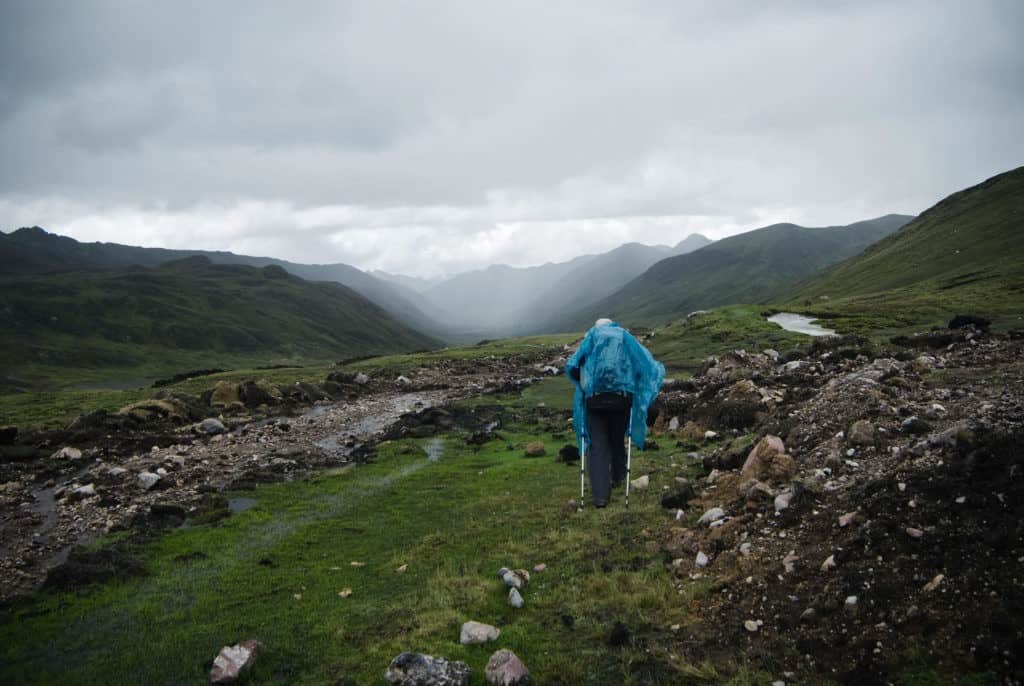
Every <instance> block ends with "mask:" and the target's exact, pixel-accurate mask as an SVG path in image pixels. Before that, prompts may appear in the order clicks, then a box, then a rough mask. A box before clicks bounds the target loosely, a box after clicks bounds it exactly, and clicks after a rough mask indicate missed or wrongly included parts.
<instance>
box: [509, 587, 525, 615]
mask: <svg viewBox="0 0 1024 686" xmlns="http://www.w3.org/2000/svg"><path fill="white" fill-rule="evenodd" d="M508 604H509V605H511V606H512V607H514V608H516V609H517V610H518V609H519V608H521V607H522V606H523V596H522V595H520V593H519V590H518V589H517V588H514V587H513V588H510V589H508Z"/></svg>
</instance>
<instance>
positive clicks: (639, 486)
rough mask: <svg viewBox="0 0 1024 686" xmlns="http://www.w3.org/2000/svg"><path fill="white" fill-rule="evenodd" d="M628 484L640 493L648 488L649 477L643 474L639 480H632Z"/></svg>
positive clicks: (649, 483)
mask: <svg viewBox="0 0 1024 686" xmlns="http://www.w3.org/2000/svg"><path fill="white" fill-rule="evenodd" d="M629 483H630V486H632V487H633V488H634V489H636V490H638V491H642V490H644V489H645V488H647V487H648V486H650V485H651V477H649V476H648V475H646V474H644V475H643V476H641V477H640V478H638V479H633V480H632V481H630V482H629Z"/></svg>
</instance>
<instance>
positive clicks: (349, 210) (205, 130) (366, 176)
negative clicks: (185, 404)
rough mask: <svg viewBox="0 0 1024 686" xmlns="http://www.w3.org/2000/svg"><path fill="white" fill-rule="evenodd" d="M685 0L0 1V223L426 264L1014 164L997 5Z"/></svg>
mask: <svg viewBox="0 0 1024 686" xmlns="http://www.w3.org/2000/svg"><path fill="white" fill-rule="evenodd" d="M706 4H707V3H699V4H698V3H693V4H692V5H691V4H689V3H677V2H668V1H666V2H663V3H658V2H653V3H643V4H642V5H637V4H636V3H578V4H575V3H574V4H569V3H564V4H560V3H541V2H536V3H480V2H469V1H466V2H438V3H420V2H412V1H409V2H399V3H371V2H348V3H336V2H331V3H326V2H325V3H289V4H288V5H287V6H286V5H276V4H270V3H229V2H218V3H202V2H195V3H159V4H144V3H137V4H136V3H122V2H116V3H115V2H77V3H57V2H38V3H15V2H5V3H2V4H0V150H3V151H4V152H3V155H4V164H2V165H0V210H3V211H4V212H5V215H4V216H3V217H2V219H0V223H2V224H6V225H10V226H13V225H16V223H15V222H14V221H12V220H13V219H14V218H19V219H20V218H27V219H26V223H38V224H42V225H46V226H48V227H49V228H51V229H52V230H55V231H58V232H68V233H72V235H76V237H79V238H84V239H100V238H102V239H104V240H121V241H124V242H133V241H135V242H138V241H149V242H150V243H151V244H165V245H174V246H178V245H181V246H184V245H188V243H186V241H193V243H192V244H194V242H195V241H200V242H203V243H204V245H203V247H212V248H224V249H235V250H240V251H242V250H245V251H250V252H251V251H252V250H250V248H252V249H261V250H260V251H261V252H264V253H273V254H277V255H280V256H283V257H290V258H294V259H310V256H311V255H315V256H316V257H317V258H318V259H317V261H331V260H341V261H351V262H353V263H356V264H358V265H360V266H366V267H385V268H390V269H395V270H402V271H420V272H426V271H435V272H436V271H450V270H453V269H460V268H465V267H471V266H479V265H480V264H482V263H486V262H490V261H495V260H498V261H505V262H517V263H524V264H525V263H536V262H543V261H545V260H546V259H559V258H568V257H571V256H572V255H573V254H575V252H579V251H580V250H582V249H596V248H602V247H612V246H613V245H614V242H615V241H619V239H625V240H629V239H638V240H645V241H647V242H664V243H671V242H675V241H677V240H679V239H680V238H682V237H683V235H680V234H682V232H684V231H689V230H692V229H700V230H705V231H707V232H709V233H718V234H723V233H726V232H734V231H739V230H741V229H743V228H752V227H753V226H756V225H758V224H759V223H763V222H766V221H772V220H793V221H803V222H806V223H812V224H830V223H839V222H844V221H852V220H855V219H859V218H864V217H866V216H871V215H877V214H882V213H885V212H889V211H904V212H916V211H920V210H921V209H924V207H926V206H927V205H929V204H930V203H932V202H934V201H935V200H937V199H938V198H939V197H941V196H942V195H944V194H946V193H949V192H951V191H953V190H956V189H958V188H960V187H963V186H965V185H968V184H970V183H973V182H976V181H978V180H980V179H982V178H984V177H986V176H988V175H991V174H994V173H997V172H999V171H1003V170H1005V169H1008V168H1010V167H1013V166H1017V165H1019V164H1020V163H1021V162H1022V160H1024V138H1022V137H1021V136H1020V134H1019V132H1020V131H1021V130H1024V88H1022V87H1021V86H1022V82H1021V76H1020V75H1021V74H1022V73H1024V49H1022V48H1021V41H1020V39H1019V35H1017V34H1018V33H1019V30H1020V27H1022V26H1024V6H1022V5H1021V4H1020V3H1018V2H1015V1H1014V0H1003V1H995V0H993V1H989V2H972V3H963V2H934V1H923V0H921V1H918V2H907V3H900V4H898V5H896V4H893V3H888V2H877V3H872V2H856V3H817V2H810V1H807V2H795V1H794V2H785V3H770V4H768V3H760V2H737V3H714V4H712V5H711V7H710V8H708V7H702V6H701V5H706ZM261 5H269V6H268V7H262V6H261ZM317 212H319V215H318V214H317ZM310 217H319V219H317V220H316V221H314V220H312V219H310ZM189 227H202V230H201V231H199V230H196V231H191V230H189ZM510 227H514V228H510ZM612 227H615V228H614V229H613V228H612ZM556 228H557V231H559V232H560V234H566V235H564V236H563V235H560V236H559V237H558V238H557V240H555V239H553V238H552V237H551V231H553V230H555V229H556ZM510 232H511V233H510ZM505 235H508V236H509V237H508V238H507V239H502V238H500V237H501V236H505ZM314 237H315V239H314ZM425 241H430V242H431V245H430V246H424V242H425ZM545 241H547V242H545ZM620 242H621V241H620ZM534 243H536V244H534ZM554 245H557V246H559V247H558V248H557V249H555V248H553V246H554ZM552 253H554V254H552ZM424 255H426V256H428V257H427V259H424V257H423V256H424Z"/></svg>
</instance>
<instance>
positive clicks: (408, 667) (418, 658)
mask: <svg viewBox="0 0 1024 686" xmlns="http://www.w3.org/2000/svg"><path fill="white" fill-rule="evenodd" d="M471 673H472V672H471V670H470V669H469V665H467V664H466V663H465V662H459V661H451V660H446V659H444V658H442V657H433V656H432V655H423V654H422V653H402V654H401V655H399V656H398V657H396V658H395V659H394V660H392V661H391V665H390V666H389V667H388V669H387V671H386V672H385V673H384V678H385V679H386V680H387V682H388V683H389V684H391V686H469V676H470V674H471Z"/></svg>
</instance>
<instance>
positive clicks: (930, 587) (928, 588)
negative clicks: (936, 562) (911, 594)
mask: <svg viewBox="0 0 1024 686" xmlns="http://www.w3.org/2000/svg"><path fill="white" fill-rule="evenodd" d="M945 578H946V575H945V574H936V575H935V578H934V579H932V580H931V581H929V582H928V583H926V584H925V585H924V588H922V589H921V590H922V591H924V592H925V593H931V592H932V591H934V590H935V589H936V588H938V587H939V584H941V583H942V580H943V579H945Z"/></svg>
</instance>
